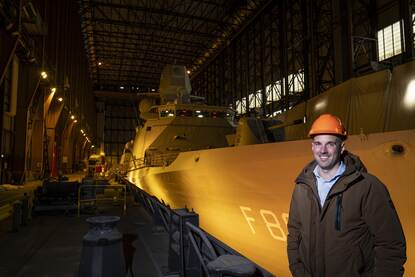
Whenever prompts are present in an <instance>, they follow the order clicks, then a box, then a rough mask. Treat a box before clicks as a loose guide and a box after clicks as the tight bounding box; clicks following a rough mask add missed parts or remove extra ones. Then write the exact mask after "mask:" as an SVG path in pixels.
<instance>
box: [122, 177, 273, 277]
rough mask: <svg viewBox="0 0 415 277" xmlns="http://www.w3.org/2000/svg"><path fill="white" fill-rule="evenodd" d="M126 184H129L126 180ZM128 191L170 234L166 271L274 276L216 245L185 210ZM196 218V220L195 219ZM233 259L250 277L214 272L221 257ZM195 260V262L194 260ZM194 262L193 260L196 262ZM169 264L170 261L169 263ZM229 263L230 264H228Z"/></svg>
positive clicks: (140, 192) (138, 191)
mask: <svg viewBox="0 0 415 277" xmlns="http://www.w3.org/2000/svg"><path fill="white" fill-rule="evenodd" d="M125 182H126V183H127V184H128V183H129V182H128V181H127V180H125ZM130 187H131V190H132V191H133V193H134V194H135V196H136V200H138V201H139V202H140V203H141V204H142V205H143V206H144V208H145V209H146V210H147V212H149V213H150V214H151V215H152V216H153V224H156V225H162V226H163V227H164V229H165V230H166V232H167V233H168V234H169V241H170V242H169V270H170V271H171V272H170V273H175V274H177V276H180V277H186V276H192V277H193V276H207V277H213V276H218V274H219V275H220V276H258V277H270V276H274V275H273V274H271V273H270V272H268V271H267V270H265V269H264V268H262V267H261V266H259V265H257V264H255V263H254V262H252V261H250V260H248V259H247V258H245V257H243V256H242V255H241V254H240V253H238V252H237V251H236V250H234V249H232V248H231V247H229V246H228V245H226V244H225V243H223V242H221V241H219V240H218V239H216V238H215V237H213V236H212V235H210V234H209V233H207V232H205V231H204V230H203V229H201V228H199V227H198V221H199V220H198V215H197V214H195V213H194V212H192V211H188V210H187V209H186V208H184V209H171V208H170V207H169V206H168V205H166V204H165V203H164V202H163V201H160V200H158V199H157V198H156V197H155V196H152V195H150V194H148V193H147V192H145V191H144V190H142V189H140V188H138V187H136V186H134V185H132V184H131V185H130ZM195 216H196V218H195ZM225 256H226V258H229V257H230V256H232V257H231V258H235V259H234V260H236V261H237V263H236V264H238V263H239V262H240V261H242V264H243V266H245V268H246V265H247V264H249V265H250V267H251V268H253V270H254V273H252V275H229V274H226V272H228V273H229V271H228V270H227V269H226V270H223V271H220V270H221V269H219V270H218V269H217V267H216V268H214V266H212V265H213V264H214V263H215V261H217V260H218V259H221V258H223V257H225ZM195 257H196V258H195ZM195 259H196V260H195ZM170 261H172V262H171V263H170ZM227 261H229V260H227ZM223 272H225V274H223Z"/></svg>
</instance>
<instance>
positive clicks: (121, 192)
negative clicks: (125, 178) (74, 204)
mask: <svg viewBox="0 0 415 277" xmlns="http://www.w3.org/2000/svg"><path fill="white" fill-rule="evenodd" d="M110 190H114V191H115V192H116V194H111V195H105V194H106V193H107V192H108V191H110ZM106 196H107V197H106ZM119 197H122V201H123V214H125V213H126V211H127V186H126V185H81V186H79V189H78V217H79V216H80V215H81V208H82V203H90V204H93V205H94V206H96V205H97V203H98V202H119V201H120V200H119Z"/></svg>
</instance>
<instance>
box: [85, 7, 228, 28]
mask: <svg viewBox="0 0 415 277" xmlns="http://www.w3.org/2000/svg"><path fill="white" fill-rule="evenodd" d="M90 3H91V5H92V6H93V7H96V6H100V7H106V8H115V9H125V10H130V11H140V12H145V13H148V14H156V15H157V14H159V15H167V16H173V17H181V18H186V19H192V20H198V21H203V22H208V23H211V24H215V25H219V26H221V27H223V25H225V24H227V23H226V22H223V21H221V20H216V19H212V18H208V17H204V16H198V15H190V14H186V13H180V12H175V11H172V10H164V9H157V8H147V7H140V6H136V5H128V4H127V5H126V4H115V3H104V2H99V1H90Z"/></svg>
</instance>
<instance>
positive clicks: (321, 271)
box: [287, 114, 406, 277]
mask: <svg viewBox="0 0 415 277" xmlns="http://www.w3.org/2000/svg"><path fill="white" fill-rule="evenodd" d="M309 136H310V137H311V138H312V146H311V149H312V152H313V155H314V161H312V162H311V163H310V164H308V165H307V166H306V167H305V168H304V169H303V171H302V172H301V173H300V175H299V176H298V177H297V179H296V185H295V189H294V192H293V195H292V199H291V207H290V215H289V219H288V233H289V234H288V245H287V250H288V259H289V264H290V270H291V273H292V274H293V276H294V277H343V276H344V277H354V276H356V277H357V276H371V277H372V276H373V277H395V276H402V275H403V271H404V269H403V264H404V263H405V261H406V245H405V237H404V234H403V230H402V227H401V224H400V221H399V218H398V215H397V213H396V211H395V208H394V206H393V203H392V200H391V198H390V195H389V193H388V191H387V189H386V187H385V186H384V185H383V184H382V182H381V181H379V179H377V178H376V177H375V176H373V175H371V174H369V173H367V171H366V168H365V166H364V165H363V163H362V162H361V161H360V159H359V158H358V157H357V156H355V155H353V154H351V153H348V152H347V151H345V140H346V138H347V134H346V130H345V129H344V127H343V125H342V123H341V121H340V119H339V118H337V117H336V116H333V115H330V114H323V115H321V116H320V117H319V118H317V119H316V121H315V122H314V123H313V125H312V127H311V129H310V132H309Z"/></svg>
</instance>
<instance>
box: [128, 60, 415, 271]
mask: <svg viewBox="0 0 415 277" xmlns="http://www.w3.org/2000/svg"><path fill="white" fill-rule="evenodd" d="M414 73H415V62H410V63H407V64H403V65H399V66H396V67H394V68H393V70H392V69H390V68H386V69H384V70H381V71H378V72H374V73H371V74H367V75H365V76H360V77H356V78H352V79H350V80H348V81H346V82H344V83H342V84H340V85H338V86H335V87H333V88H331V89H329V90H328V91H326V92H324V93H322V94H320V95H318V96H316V97H314V98H311V99H309V100H307V101H305V102H302V103H300V104H298V105H296V106H294V107H293V108H292V109H290V110H288V111H286V112H284V113H282V114H279V115H277V116H276V117H274V118H259V117H258V116H255V115H251V116H246V117H242V118H240V119H239V121H238V122H237V123H235V112H234V111H233V110H232V109H230V108H229V107H218V106H208V105H204V104H203V103H197V102H198V100H199V99H198V98H197V97H196V99H193V100H196V102H195V101H193V100H192V96H191V95H190V82H189V79H188V76H187V75H186V70H185V68H184V67H180V66H167V67H166V68H165V69H164V70H163V72H162V77H161V82H160V90H159V91H160V97H161V104H159V105H152V104H154V102H151V101H149V102H146V101H143V102H142V103H140V115H141V117H142V119H143V120H144V124H142V125H141V126H139V127H137V132H136V137H135V138H134V141H131V142H129V143H128V144H127V145H126V148H125V153H124V155H123V157H122V162H121V163H122V164H123V165H124V166H125V167H124V171H125V172H126V178H127V179H128V181H129V182H130V183H132V184H134V185H135V186H137V187H139V188H140V189H143V190H145V191H146V192H148V193H149V194H151V195H154V196H155V197H157V198H158V199H159V200H162V201H164V203H166V204H168V205H169V206H170V207H171V208H183V207H187V208H188V209H191V210H194V211H195V212H197V213H198V214H199V217H200V226H201V228H203V229H204V230H205V231H207V232H208V233H210V234H211V235H213V236H215V237H216V238H218V239H220V240H221V241H223V242H224V243H226V244H228V245H229V246H230V247H232V248H234V249H235V250H237V251H238V252H239V253H241V254H242V255H244V256H245V257H247V258H249V259H251V260H252V261H254V262H255V263H257V264H259V265H260V266H261V267H263V268H265V269H266V270H268V271H270V272H272V273H273V274H275V276H278V277H289V276H291V274H290V272H289V267H288V258H287V252H286V242H287V220H288V212H289V204H290V199H291V194H292V191H293V189H294V180H295V178H296V176H297V175H298V174H299V172H300V171H301V169H302V168H303V167H304V166H305V165H306V164H307V163H308V162H310V161H311V160H312V153H311V143H310V139H308V138H307V131H308V130H309V127H310V125H311V123H312V122H313V120H314V119H315V118H316V117H317V116H318V115H320V114H322V113H332V114H335V115H337V116H339V117H340V118H341V119H342V120H343V122H344V124H345V126H346V129H347V130H348V133H349V134H350V135H349V137H348V139H347V141H346V149H347V150H349V151H350V152H352V153H354V154H356V155H358V156H359V157H360V158H361V160H362V161H363V163H364V164H365V165H366V167H367V169H368V171H369V172H371V173H372V174H374V175H376V176H377V177H378V178H379V179H380V180H381V181H382V182H384V183H385V184H386V186H387V188H388V190H389V192H390V194H391V196H392V199H393V201H394V204H395V207H396V209H397V212H398V215H399V217H400V220H401V223H402V225H403V228H404V232H405V236H406V240H407V257H408V260H407V262H406V264H405V276H415V261H414V259H415V216H414V215H413V211H414V210H415V201H413V196H414V195H415V186H414V185H413V180H415V170H414V168H415V152H414V151H415V74H414ZM199 102H200V101H199Z"/></svg>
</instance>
